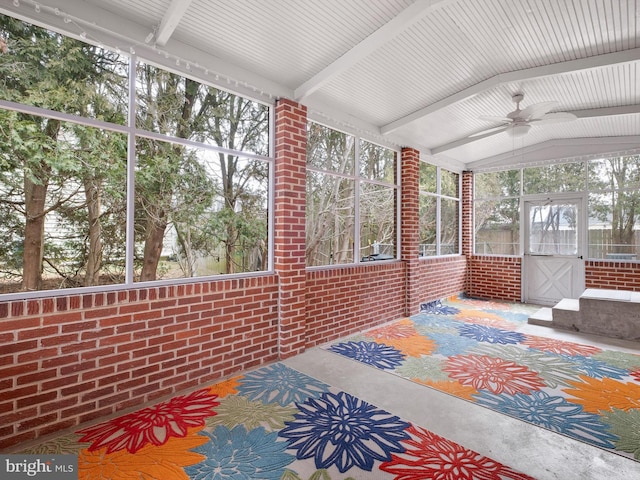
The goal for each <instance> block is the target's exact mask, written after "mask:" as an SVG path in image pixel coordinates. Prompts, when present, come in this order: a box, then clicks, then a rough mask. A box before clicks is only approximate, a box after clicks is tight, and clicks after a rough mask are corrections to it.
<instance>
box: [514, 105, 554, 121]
mask: <svg viewBox="0 0 640 480" xmlns="http://www.w3.org/2000/svg"><path fill="white" fill-rule="evenodd" d="M556 105H558V102H540V103H534V104H533V105H529V106H528V107H527V108H525V109H523V110H522V111H521V112H520V115H519V117H521V118H523V119H525V120H531V119H534V118H540V117H542V116H543V115H544V114H546V113H548V112H549V111H551V109H552V108H553V107H555V106H556Z"/></svg>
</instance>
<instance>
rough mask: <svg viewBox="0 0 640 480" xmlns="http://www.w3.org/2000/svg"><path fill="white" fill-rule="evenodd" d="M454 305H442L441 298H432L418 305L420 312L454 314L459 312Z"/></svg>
mask: <svg viewBox="0 0 640 480" xmlns="http://www.w3.org/2000/svg"><path fill="white" fill-rule="evenodd" d="M459 312H460V310H458V309H457V308H455V307H451V306H449V305H443V304H442V300H434V301H432V302H426V303H423V304H421V305H420V313H431V314H434V315H455V314H456V313H459Z"/></svg>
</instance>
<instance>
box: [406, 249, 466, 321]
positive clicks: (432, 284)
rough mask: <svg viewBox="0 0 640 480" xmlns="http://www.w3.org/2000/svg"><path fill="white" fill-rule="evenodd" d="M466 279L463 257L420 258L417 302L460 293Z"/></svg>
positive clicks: (463, 288)
mask: <svg viewBox="0 0 640 480" xmlns="http://www.w3.org/2000/svg"><path fill="white" fill-rule="evenodd" d="M466 281H467V260H466V258H465V257H433V258H421V259H420V267H419V270H418V278H417V284H418V292H419V295H420V298H419V303H422V302H428V301H431V300H438V299H441V298H446V297H449V296H451V295H455V294H459V293H462V292H464V291H465V288H466V283H467V282H466ZM411 313H412V314H413V313H417V311H413V312H411Z"/></svg>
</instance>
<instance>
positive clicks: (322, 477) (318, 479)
mask: <svg viewBox="0 0 640 480" xmlns="http://www.w3.org/2000/svg"><path fill="white" fill-rule="evenodd" d="M280 480H304V478H303V477H301V476H300V475H298V474H297V473H295V472H292V471H291V470H286V471H285V472H284V474H283V475H282V477H281V478H280ZM309 480H332V479H331V475H329V472H328V471H327V470H326V469H324V468H321V469H320V470H316V471H315V472H314V473H313V474H312V475H311V476H310V477H309ZM344 480H355V478H353V477H345V478H344Z"/></svg>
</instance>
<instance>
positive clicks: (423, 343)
mask: <svg viewBox="0 0 640 480" xmlns="http://www.w3.org/2000/svg"><path fill="white" fill-rule="evenodd" d="M376 342H377V343H380V344H384V345H387V346H389V347H393V348H395V349H397V350H399V351H400V352H401V353H403V354H405V355H408V356H410V357H419V356H420V355H425V354H429V353H431V352H433V350H434V349H435V348H436V344H435V342H434V341H433V340H430V339H428V338H426V337H423V336H422V335H414V336H413V337H407V338H379V339H376Z"/></svg>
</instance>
